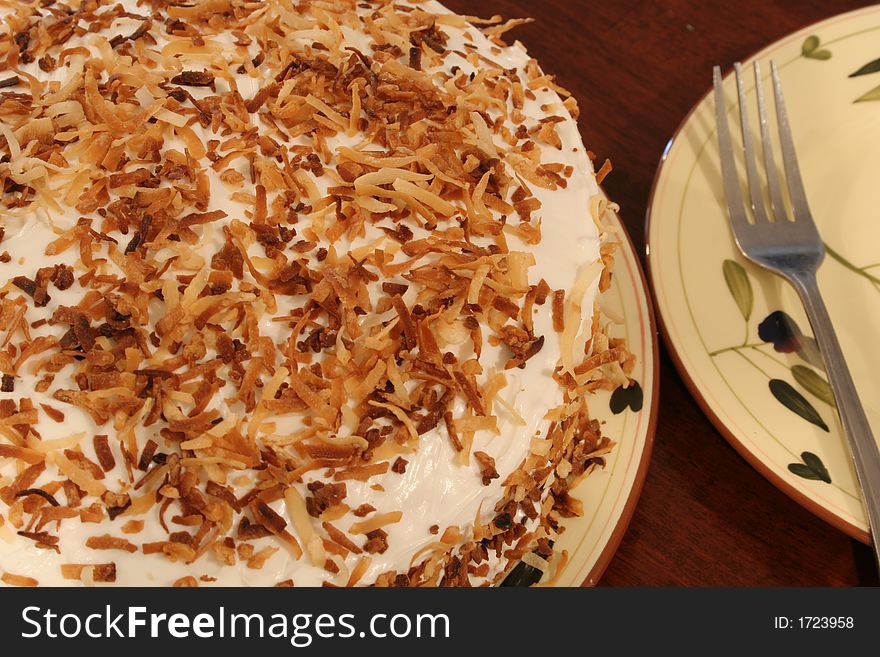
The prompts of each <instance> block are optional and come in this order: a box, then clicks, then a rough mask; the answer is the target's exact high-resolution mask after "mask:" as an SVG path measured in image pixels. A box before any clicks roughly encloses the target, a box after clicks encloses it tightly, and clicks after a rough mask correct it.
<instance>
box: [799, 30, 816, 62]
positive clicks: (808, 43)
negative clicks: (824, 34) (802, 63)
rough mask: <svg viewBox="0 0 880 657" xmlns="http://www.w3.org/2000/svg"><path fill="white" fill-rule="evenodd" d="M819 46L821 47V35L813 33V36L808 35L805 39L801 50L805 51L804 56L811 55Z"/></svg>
mask: <svg viewBox="0 0 880 657" xmlns="http://www.w3.org/2000/svg"><path fill="white" fill-rule="evenodd" d="M818 47H819V37H817V36H816V35H815V34H813V35H811V36H808V37H807V38H806V39H805V40H804V44H803V45H802V46H801V52H802V53H803V55H804V57H809V56H810V53H812V52H813V51H814V50H816V48H818Z"/></svg>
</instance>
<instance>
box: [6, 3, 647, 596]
mask: <svg viewBox="0 0 880 657" xmlns="http://www.w3.org/2000/svg"><path fill="white" fill-rule="evenodd" d="M0 11H2V12H3V16H4V24H3V27H2V28H0V29H2V31H0V69H2V75H0V77H2V78H3V79H4V80H6V82H4V84H3V85H2V87H3V88H2V89H0V155H2V157H0V182H2V186H3V187H2V189H3V194H2V206H0V222H2V229H0V241H2V244H0V250H2V251H3V252H4V254H6V253H8V257H4V258H0V283H2V284H3V287H2V288H0V373H2V377H3V387H2V393H0V502H2V504H0V571H3V577H2V580H3V582H4V583H6V584H9V585H18V586H31V585H37V584H65V583H66V584H71V583H74V584H75V583H80V584H83V585H89V586H90V585H98V584H103V583H118V584H156V585H172V584H173V585H177V586H196V585H200V584H210V583H217V584H221V585H223V584H226V585H229V584H233V585H235V584H243V583H248V584H260V585H275V584H280V585H289V584H290V583H291V582H295V583H296V584H297V585H321V584H328V585H355V584H357V585H370V584H375V585H380V586H389V585H394V586H401V585H405V586H419V585H441V586H472V585H486V584H493V583H497V582H498V581H499V580H500V579H501V578H502V577H503V575H504V573H505V572H506V571H507V570H508V568H509V567H510V566H511V565H512V564H514V563H516V562H518V561H519V560H520V559H522V558H524V557H525V558H526V559H527V560H529V559H530V560H531V561H530V563H532V562H534V563H537V562H540V563H541V564H544V566H547V567H546V568H544V569H545V570H547V571H548V572H547V578H548V579H551V578H553V577H558V576H559V572H560V570H561V567H562V565H564V561H565V559H564V558H560V559H556V561H555V563H554V559H555V558H554V557H553V556H551V555H550V552H551V551H550V550H549V549H547V546H548V545H550V544H552V541H554V540H555V539H556V538H557V537H558V535H559V533H560V532H561V531H562V527H561V525H560V521H561V519H563V518H565V517H569V516H573V515H579V514H581V513H582V503H581V502H580V501H578V500H577V499H575V498H574V497H573V496H571V495H570V494H569V491H570V490H571V489H572V488H573V487H574V486H576V485H577V483H578V482H579V481H580V480H581V479H582V478H583V477H585V476H586V475H588V474H589V473H590V472H591V471H592V470H594V469H595V467H596V466H602V465H604V457H605V455H606V454H607V453H608V452H609V451H610V450H611V448H612V446H613V443H612V441H611V440H610V439H609V438H607V437H604V436H603V435H602V434H601V431H600V426H599V423H598V422H597V421H595V420H593V419H591V418H590V414H589V410H588V396H589V394H590V393H591V392H593V391H596V390H599V389H606V390H613V389H614V388H616V387H617V386H619V385H627V384H628V381H629V379H628V377H629V374H630V373H631V371H632V368H633V364H634V359H633V357H632V355H631V354H629V352H628V351H627V349H626V345H625V344H624V343H623V342H622V341H621V340H619V339H616V338H614V337H612V336H611V331H610V325H609V323H608V322H607V321H606V320H605V319H604V318H603V316H601V315H600V313H599V311H598V304H597V303H596V296H597V294H598V293H600V292H602V291H604V290H605V289H607V287H608V285H609V284H610V279H611V274H612V267H613V252H614V246H615V244H614V243H613V241H612V240H611V239H610V238H608V239H606V237H607V235H606V229H605V222H604V213H605V212H606V211H607V210H608V207H609V206H608V204H607V203H606V202H604V201H602V202H596V201H595V199H596V198H597V197H598V186H597V183H596V176H595V175H594V174H593V169H592V165H591V163H590V161H589V160H588V158H587V152H586V151H585V150H584V148H583V146H582V144H581V142H580V138H579V136H578V133H577V127H576V124H575V121H574V120H573V118H572V117H575V118H576V116H577V105H576V103H575V102H574V99H573V98H571V97H570V96H569V94H568V93H567V92H565V90H563V89H561V88H560V87H558V86H557V85H556V84H555V83H554V82H553V78H552V76H548V75H545V74H544V73H543V72H542V71H541V70H540V68H539V67H538V66H537V64H536V63H535V62H534V60H531V59H530V58H529V57H528V55H527V54H526V53H525V51H524V49H522V47H521V46H519V45H518V44H517V45H514V46H507V45H505V44H504V43H503V42H502V41H501V40H500V35H501V34H502V33H503V32H504V31H506V30H507V29H510V28H511V27H514V26H515V25H517V24H519V23H520V22H521V21H511V22H508V23H502V22H501V19H500V18H496V19H493V20H491V21H476V19H474V23H471V22H468V20H467V19H465V18H463V17H460V16H457V15H454V14H450V13H449V12H448V11H446V10H445V9H444V8H443V7H441V6H440V5H439V4H437V3H435V2H433V1H427V2H392V1H391V0H374V1H371V2H356V1H355V0H351V1H346V0H334V1H332V2H330V1H321V0H315V1H313V2H291V1H288V0H267V1H264V2H244V1H241V0H210V1H207V2H192V3H188V4H186V5H183V4H172V3H167V2H160V1H157V0H141V1H139V2H134V1H129V2H124V3H116V2H114V3H109V2H95V1H92V0H83V1H81V2H75V1H74V2H69V3H67V4H65V3H63V2H53V3H46V2H32V3H21V2H11V1H8V0H0ZM477 24H478V25H479V27H477V26H476V25H477ZM608 170H610V165H605V166H603V167H602V169H601V175H603V176H604V175H605V173H607V171H608ZM438 537H439V539H438ZM536 548H537V549H538V552H536V553H535V554H532V551H533V550H536ZM537 554H540V557H539V556H536V555H537ZM525 555H531V556H528V557H526V556H525ZM37 562H39V564H40V566H39V572H37V570H35V566H34V564H36V563H37ZM548 564H549V566H548ZM24 572H27V573H29V574H33V573H36V574H37V575H38V576H37V577H36V578H34V577H30V576H23V575H18V574H14V573H24Z"/></svg>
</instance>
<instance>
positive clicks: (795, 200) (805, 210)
mask: <svg viewBox="0 0 880 657" xmlns="http://www.w3.org/2000/svg"><path fill="white" fill-rule="evenodd" d="M770 69H771V71H772V74H773V95H774V96H775V100H776V123H777V129H778V130H779V142H780V145H781V147H782V162H783V165H784V166H785V177H786V178H787V179H788V193H789V195H790V196H791V204H792V208H793V210H794V218H795V220H798V221H799V220H803V221H809V222H810V223H812V222H813V218H812V216H811V215H810V208H809V204H808V203H807V194H806V192H805V191H804V183H803V181H802V180H801V170H800V167H799V166H798V161H797V154H796V153H795V150H794V139H792V136H791V126H790V125H789V123H788V113H787V112H786V111H785V98H783V96H782V82H781V81H780V79H779V70H778V69H777V68H776V62H774V61H772V60H771V62H770Z"/></svg>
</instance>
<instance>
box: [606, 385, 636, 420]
mask: <svg viewBox="0 0 880 657" xmlns="http://www.w3.org/2000/svg"><path fill="white" fill-rule="evenodd" d="M643 401H644V393H643V392H642V386H640V385H639V382H638V381H630V382H629V385H628V386H626V387H623V386H618V387H617V388H615V390H614V392H612V393H611V399H610V400H609V402H608V406H609V408H611V412H612V413H614V414H615V415H618V414H620V413H623V412H624V411H625V410H626V407H627V406H629V407H630V408H631V409H632V410H633V413H638V412H639V411H640V410H642V402H643Z"/></svg>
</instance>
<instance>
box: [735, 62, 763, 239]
mask: <svg viewBox="0 0 880 657" xmlns="http://www.w3.org/2000/svg"><path fill="white" fill-rule="evenodd" d="M733 66H734V69H735V70H736V90H737V95H738V96H739V120H740V126H741V128H742V139H743V147H744V149H745V160H746V180H748V182H749V196H750V197H751V201H752V212H753V213H754V215H755V220H756V221H757V222H758V223H761V222H766V221H767V212H766V211H765V210H764V198H763V196H762V194H761V182H760V178H759V177H758V166H757V164H756V162H755V148H754V144H753V140H752V131H751V127H750V126H749V111H748V107H747V105H746V89H745V85H744V84H743V79H742V66H741V65H740V63H739V62H737V63H736V64H734V65H733Z"/></svg>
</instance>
